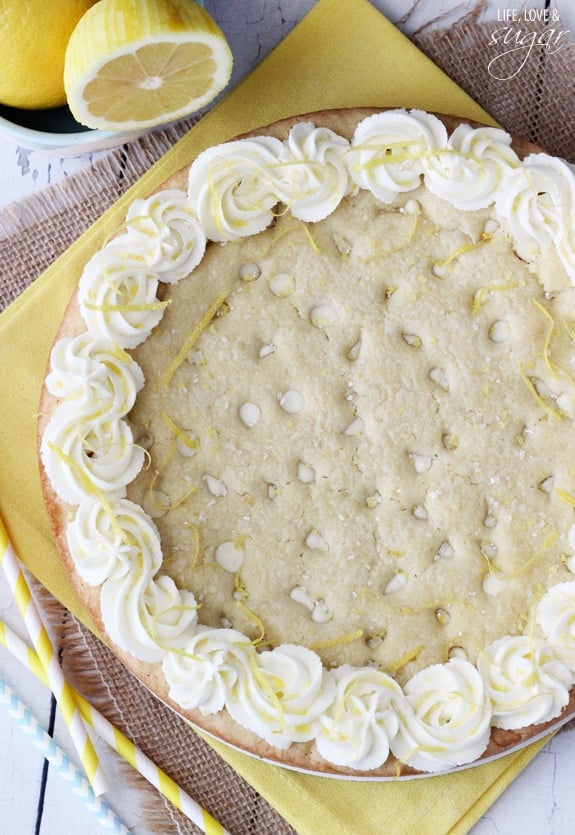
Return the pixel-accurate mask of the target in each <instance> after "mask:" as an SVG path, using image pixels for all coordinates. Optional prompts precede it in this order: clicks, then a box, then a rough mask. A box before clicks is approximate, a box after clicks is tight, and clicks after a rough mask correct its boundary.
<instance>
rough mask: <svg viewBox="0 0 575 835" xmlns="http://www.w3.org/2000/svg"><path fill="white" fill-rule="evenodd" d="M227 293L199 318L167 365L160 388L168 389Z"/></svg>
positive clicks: (220, 296) (225, 291) (221, 294)
mask: <svg viewBox="0 0 575 835" xmlns="http://www.w3.org/2000/svg"><path fill="white" fill-rule="evenodd" d="M229 293H230V291H229V290H224V292H223V293H220V295H219V296H218V297H217V298H216V299H214V301H213V302H212V303H211V305H210V306H209V307H208V308H207V310H206V311H205V313H204V314H203V316H202V317H201V318H200V320H199V322H198V323H197V325H196V326H195V328H194V329H193V330H192V332H191V333H190V334H189V336H188V338H187V339H186V340H185V342H184V344H183V345H182V347H181V348H180V350H179V351H178V353H177V354H176V356H175V357H174V358H173V359H172V361H171V362H170V363H169V365H168V367H167V368H166V370H165V371H164V374H163V375H162V386H163V387H164V388H168V386H169V385H170V383H171V382H172V378H173V376H174V374H175V373H176V371H177V370H178V368H179V367H180V365H182V363H183V362H184V361H185V359H186V357H187V356H188V354H189V353H190V351H191V350H192V348H193V347H194V345H195V344H196V342H197V341H198V339H199V338H200V336H201V335H202V333H203V332H204V331H205V329H206V328H207V327H208V325H209V324H210V322H211V321H212V319H213V318H214V316H215V315H216V313H217V312H218V310H219V309H220V307H221V306H222V305H223V303H224V302H225V300H226V298H227V297H228V295H229Z"/></svg>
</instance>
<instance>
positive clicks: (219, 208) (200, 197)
mask: <svg viewBox="0 0 575 835" xmlns="http://www.w3.org/2000/svg"><path fill="white" fill-rule="evenodd" d="M282 148H283V146H282V143H281V141H280V140H279V139H275V138H274V137H271V136H260V137H256V138H255V139H238V140H236V141H235V142H228V143H226V144H224V145H218V146H216V147H214V148H208V149H207V150H206V151H203V152H202V153H201V154H200V155H199V156H198V157H197V158H196V160H195V161H194V162H193V163H192V165H191V166H190V173H189V178H188V196H189V199H190V201H191V203H192V205H194V206H195V207H196V212H197V215H198V218H199V220H200V223H201V225H202V228H203V229H204V231H205V233H206V236H207V237H208V238H209V239H210V240H212V241H230V240H234V239H236V238H243V237H247V236H249V235H255V234H257V233H258V232H261V231H263V230H264V229H265V228H266V227H267V226H269V224H270V223H271V221H272V220H273V217H274V213H273V209H274V207H275V206H276V204H277V203H278V200H279V198H278V184H277V166H278V160H279V159H280V158H281V154H282Z"/></svg>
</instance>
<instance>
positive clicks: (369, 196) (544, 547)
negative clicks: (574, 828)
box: [40, 110, 575, 777]
mask: <svg viewBox="0 0 575 835" xmlns="http://www.w3.org/2000/svg"><path fill="white" fill-rule="evenodd" d="M574 206H575V177H574V173H573V170H572V169H571V167H570V166H569V165H568V164H567V163H565V162H564V161H562V160H559V159H556V158H552V157H550V156H547V155H545V154H543V153H541V152H540V151H538V150H537V149H533V148H527V147H525V146H524V145H521V144H520V143H519V144H518V143H514V142H512V140H511V138H510V137H509V135H508V134H506V133H505V132H504V131H502V130H499V129H495V128H487V127H483V126H479V125H469V124H465V123H459V122H458V121H456V120H451V119H446V118H439V117H437V116H435V115H432V114H429V113H424V112H421V111H405V110H386V111H371V110H370V111H367V110H350V111H334V112H323V113H318V114H313V115H311V116H308V117H301V118H296V119H292V120H287V121H285V122H282V123H278V124H276V125H274V126H271V127H269V128H267V129H265V130H263V131H260V132H257V133H256V134H253V135H249V136H246V137H243V138H240V139H236V140H232V141H230V142H227V143H224V144H222V145H219V146H217V147H214V148H210V149H208V150H206V151H204V152H203V153H202V154H200V155H199V156H198V158H197V159H196V160H195V161H194V162H193V163H192V164H191V166H189V168H188V169H186V170H185V171H182V172H180V173H179V174H178V175H176V177H175V178H173V179H172V180H171V181H169V182H168V183H167V184H166V187H165V188H164V189H162V190H161V191H159V192H157V193H155V194H153V195H151V196H150V197H149V198H147V199H137V200H135V201H134V202H133V203H132V205H131V207H130V209H129V211H128V214H127V217H126V223H125V227H124V228H123V229H122V230H120V231H119V233H118V235H117V236H116V237H115V238H113V239H112V240H111V241H109V242H108V243H107V244H106V245H105V246H104V247H103V248H102V249H101V250H100V251H98V252H97V253H96V254H95V255H94V256H93V257H92V258H91V260H90V261H89V262H88V263H87V264H86V267H85V269H84V272H83V274H82V275H81V277H79V286H78V291H77V293H76V295H75V297H74V299H73V300H72V302H71V305H70V307H69V309H68V312H67V314H66V316H65V319H64V321H63V323H62V328H61V332H60V335H59V338H58V341H57V342H56V344H55V345H54V348H53V350H52V356H51V367H50V369H49V373H48V375H47V379H46V386H45V391H44V395H43V402H42V406H41V412H42V415H43V417H42V419H41V423H40V437H41V441H40V448H41V461H42V470H43V482H44V490H45V496H46V502H47V506H48V509H49V512H50V516H51V520H52V523H53V527H54V531H55V535H56V537H57V540H58V543H59V546H60V551H61V553H62V556H63V559H64V561H65V564H66V566H67V569H68V571H69V573H70V575H71V576H72V577H73V579H74V582H75V586H76V588H77V590H78V593H79V595H80V597H81V599H82V600H83V601H84V602H85V603H86V605H87V606H88V609H89V610H90V612H91V613H92V615H93V616H94V617H95V618H96V620H97V622H98V623H99V625H100V626H101V629H102V631H103V632H104V633H105V635H106V636H107V639H108V640H109V641H110V644H111V645H112V647H113V648H114V650H115V651H116V652H117V653H118V654H119V655H120V657H122V658H123V660H124V661H125V663H126V664H127V665H128V666H129V667H130V668H131V669H132V670H133V671H134V672H135V673H136V675H137V676H138V677H139V678H140V679H141V680H142V681H144V682H145V683H146V684H147V685H148V686H149V687H150V688H151V689H152V690H153V691H154V692H155V693H156V694H158V696H160V698H162V699H164V700H165V701H166V702H167V703H168V704H170V705H171V706H172V707H173V708H174V709H175V710H176V711H178V712H179V713H181V714H182V715H184V716H185V717H187V718H188V719H189V720H190V721H192V722H193V723H195V724H196V725H198V726H200V727H202V728H204V729H205V730H207V731H209V732H211V733H214V734H216V735H217V736H218V737H220V738H222V739H225V740H227V741H228V742H230V743H232V744H234V745H236V746H239V747H240V748H243V749H244V750H247V751H250V752H252V753H256V754H258V755H259V756H262V757H265V758H269V759H271V760H274V761H276V762H279V763H283V764H286V765H292V766H298V767H303V768H306V769H309V770H313V771H318V772H324V773H335V774H337V773H340V774H349V775H361V776H364V777H382V776H397V775H404V774H407V775H408V774H412V773H415V772H423V773H428V772H438V771H445V770H449V769H453V768H457V767H461V766H464V765H467V764H470V763H473V762H476V761H477V760H479V759H480V758H485V757H486V756H489V755H494V754H497V753H500V752H502V751H506V750H508V749H509V747H510V746H513V745H517V744H518V743H520V742H522V741H524V740H526V739H529V738H531V737H532V736H533V735H535V734H537V733H540V732H541V731H542V730H543V729H545V728H546V727H548V726H549V724H554V723H557V722H558V721H561V720H562V719H563V718H565V717H566V716H568V715H569V714H570V711H571V709H572V704H571V702H570V691H571V688H572V685H573V683H574V681H575V577H574V576H573V572H575V556H574V553H575V527H574V522H575V519H574V507H575V466H574V463H573V459H572V458H571V456H570V445H571V443H572V438H573V419H574V417H575V354H574V351H573V339H574V335H575V298H574V292H575V291H574V289H573V281H574V278H575V252H574V244H575V225H574V220H573V210H574Z"/></svg>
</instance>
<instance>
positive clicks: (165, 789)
mask: <svg viewBox="0 0 575 835" xmlns="http://www.w3.org/2000/svg"><path fill="white" fill-rule="evenodd" d="M0 644H2V645H3V646H4V647H6V649H7V650H9V651H10V652H11V653H12V655H13V656H14V657H15V658H17V659H18V660H19V661H20V662H21V663H22V664H23V665H24V666H25V667H26V668H27V669H28V670H30V671H31V672H32V673H34V675H35V676H36V677H37V678H39V679H40V680H41V681H43V682H44V684H46V685H47V684H48V679H47V676H46V672H45V670H44V668H43V666H42V664H41V662H40V659H39V658H38V655H37V653H36V652H34V650H33V649H32V647H29V646H28V644H26V643H25V642H24V641H23V640H22V638H20V636H19V635H17V634H16V633H15V632H14V631H13V630H12V629H10V627H9V626H8V625H7V624H5V623H4V621H2V620H0ZM73 692H74V698H75V699H76V704H77V705H78V710H79V711H80V713H81V715H82V718H83V719H84V721H85V722H87V723H88V725H90V727H92V728H94V730H95V731H96V732H97V733H98V734H99V736H100V737H101V738H102V739H103V740H104V741H105V742H107V743H108V745H110V746H111V747H112V748H113V749H114V750H115V751H116V752H117V753H118V754H120V756H121V757H123V758H124V759H125V760H126V761H127V762H128V763H129V764H130V765H131V766H132V767H133V768H135V769H136V771H138V772H139V773H140V774H141V775H142V777H145V778H146V780H148V782H149V783H151V785H152V786H154V787H155V788H156V789H157V790H158V791H159V792H160V793H161V794H162V795H163V796H164V797H165V798H166V799H167V800H169V801H170V802H171V803H172V804H173V805H174V806H175V807H176V809H179V810H180V812H182V813H183V814H184V815H186V817H187V818H188V819H189V820H191V821H192V822H193V823H195V824H196V826H197V827H199V828H200V829H201V830H202V832H205V833H206V835H230V833H229V832H228V831H227V830H226V829H224V827H223V826H222V825H221V824H220V823H218V821H217V820H215V818H214V817H212V815H210V813H209V812H208V811H206V810H205V809H203V808H202V806H200V804H199V803H198V802H197V801H195V800H194V799H193V798H191V797H190V796H189V795H188V794H186V792H184V791H183V789H181V788H180V787H179V786H178V784H177V783H176V782H175V781H174V780H172V778H171V777H169V776H168V775H167V774H166V773H165V772H164V771H162V769H161V768H160V767H159V766H157V765H156V764H155V763H154V762H153V761H152V760H150V758H149V757H147V756H146V754H144V752H143V751H141V750H140V749H139V748H137V747H136V746H135V745H134V744H133V742H131V741H130V740H129V739H128V738H127V737H126V736H124V734H123V733H122V732H121V731H120V730H118V728H116V727H115V726H114V725H113V724H112V723H111V722H110V721H109V720H108V719H106V717H105V716H102V714H101V713H99V712H98V711H97V710H96V708H95V707H92V705H91V704H90V703H89V702H88V701H86V699H85V698H84V697H83V696H82V695H81V694H80V693H78V692H77V691H75V690H74V691H73Z"/></svg>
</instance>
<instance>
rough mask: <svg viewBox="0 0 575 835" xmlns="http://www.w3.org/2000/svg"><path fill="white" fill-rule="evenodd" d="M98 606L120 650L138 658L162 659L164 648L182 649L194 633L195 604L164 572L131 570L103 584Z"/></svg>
mask: <svg viewBox="0 0 575 835" xmlns="http://www.w3.org/2000/svg"><path fill="white" fill-rule="evenodd" d="M100 607H101V611H102V618H103V620H104V623H105V625H106V631H107V632H108V634H109V636H110V638H111V639H112V640H113V641H114V642H115V643H116V644H118V646H119V647H121V648H122V649H123V650H126V651H127V652H129V653H131V655H133V656H134V657H135V658H139V659H140V660H141V661H149V662H155V661H162V660H163V658H164V657H165V655H166V652H169V651H174V650H178V651H179V650H181V649H182V648H183V647H184V646H185V644H186V643H187V642H188V640H189V638H190V636H191V635H193V634H194V632H195V629H196V622H197V604H196V599H195V597H194V595H193V594H192V592H191V591H185V590H184V591H182V590H180V589H178V588H177V586H176V584H175V583H174V581H173V580H172V579H171V578H170V577H168V576H167V575H165V574H162V575H161V576H159V577H157V578H155V579H154V578H152V577H151V576H150V572H149V571H142V570H139V569H138V566H137V565H134V566H133V567H132V570H131V571H130V572H128V573H127V574H124V575H123V576H121V577H118V578H115V579H114V578H110V579H109V580H106V581H105V583H104V584H103V585H102V588H101V594H100Z"/></svg>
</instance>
